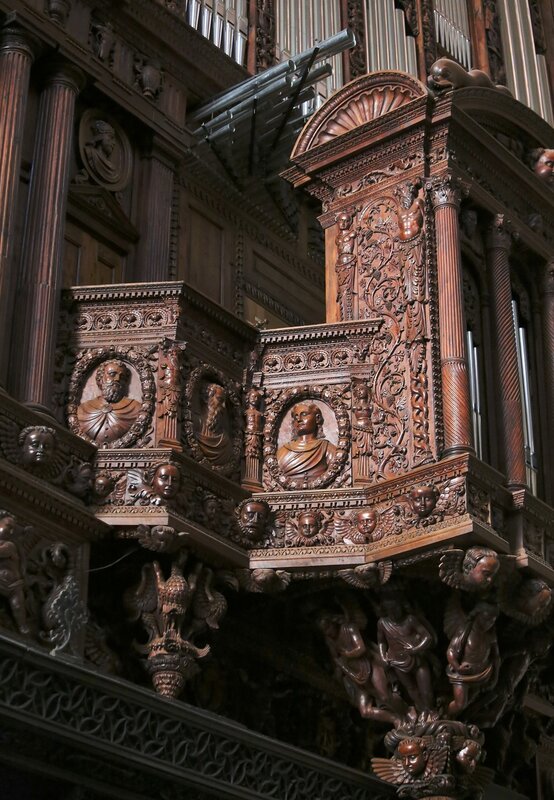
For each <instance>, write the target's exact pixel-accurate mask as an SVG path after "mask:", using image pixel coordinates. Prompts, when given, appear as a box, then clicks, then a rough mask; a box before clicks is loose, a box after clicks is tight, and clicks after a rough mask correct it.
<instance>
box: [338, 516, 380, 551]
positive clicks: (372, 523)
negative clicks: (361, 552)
mask: <svg viewBox="0 0 554 800" xmlns="http://www.w3.org/2000/svg"><path fill="white" fill-rule="evenodd" d="M378 520H379V515H378V514H377V511H375V509H374V508H361V509H359V510H358V511H354V512H353V513H352V515H351V518H350V523H351V524H350V526H349V528H348V531H347V532H346V533H345V534H344V535H343V542H344V543H345V544H370V543H371V542H373V541H375V537H374V536H373V534H374V532H375V529H376V527H377V522H378Z"/></svg>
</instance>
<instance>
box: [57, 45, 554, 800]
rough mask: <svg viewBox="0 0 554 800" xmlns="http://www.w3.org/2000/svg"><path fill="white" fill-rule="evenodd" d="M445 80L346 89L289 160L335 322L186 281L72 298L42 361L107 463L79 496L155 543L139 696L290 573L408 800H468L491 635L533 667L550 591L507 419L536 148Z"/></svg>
mask: <svg viewBox="0 0 554 800" xmlns="http://www.w3.org/2000/svg"><path fill="white" fill-rule="evenodd" d="M443 62H444V60H443ZM438 63H439V66H438V67H437V66H436V65H435V67H436V68H434V70H433V79H432V81H431V87H432V88H427V87H425V86H424V85H423V84H422V83H420V82H418V81H417V80H415V79H413V78H411V77H409V76H407V75H404V74H401V73H392V72H390V73H378V74H373V75H366V76H362V77H360V78H358V79H357V80H355V81H353V82H352V83H351V84H349V85H348V86H346V87H344V88H343V89H342V90H340V91H339V92H337V93H336V94H335V95H334V96H333V97H332V98H331V99H330V100H329V101H328V102H327V103H326V104H325V105H324V106H323V107H322V108H321V109H320V110H319V111H318V112H317V113H316V114H315V115H314V116H313V117H312V119H311V120H310V122H309V123H308V124H307V125H306V127H305V129H304V130H303V132H302V134H301V135H300V137H299V139H298V141H297V143H296V145H295V148H294V150H293V153H292V157H291V158H292V163H293V166H292V167H291V168H290V169H289V170H288V172H287V173H286V178H287V179H288V180H289V181H291V182H292V183H293V184H294V185H295V186H296V187H303V188H304V189H306V190H307V191H308V192H310V193H312V194H313V195H314V196H316V197H317V198H318V199H319V200H320V201H321V202H322V206H323V212H322V215H321V217H320V221H321V223H322V225H323V227H324V229H325V237H326V279H327V299H326V305H327V321H326V322H325V323H323V324H321V325H312V326H304V327H299V328H286V329H281V330H269V331H262V332H258V331H255V330H254V329H252V328H250V327H249V326H248V325H245V324H244V323H242V322H241V321H240V320H237V319H236V318H234V317H233V316H232V315H230V314H227V313H226V312H224V311H223V310H222V309H220V308H219V307H217V306H215V305H214V304H212V303H211V302H210V301H208V300H206V299H205V298H203V297H202V296H201V295H198V294H197V293H195V292H193V291H192V290H190V289H188V288H187V287H185V286H184V285H183V284H181V283H159V284H134V285H122V286H109V287H81V288H78V289H74V290H71V291H69V292H67V293H66V298H65V306H64V314H63V317H62V321H61V326H60V335H59V348H58V353H57V362H56V381H57V383H56V402H57V413H58V415H59V420H60V423H61V424H67V425H68V427H69V428H70V430H71V432H72V433H73V434H75V435H76V436H77V437H81V438H82V439H84V440H86V441H87V442H88V443H89V445H95V446H96V447H97V448H98V450H97V454H96V458H95V461H94V474H93V480H92V482H91V483H90V486H88V487H87V489H86V491H85V495H86V496H85V495H84V499H85V501H86V503H87V505H88V506H89V508H90V511H91V512H93V513H94V515H95V517H96V519H97V520H98V521H99V524H100V523H101V524H103V525H104V526H110V528H111V531H112V534H113V536H114V537H115V539H116V540H118V541H125V542H129V541H132V542H133V543H136V544H137V545H138V546H140V547H141V548H143V549H144V551H145V552H146V553H147V554H148V553H149V555H148V557H147V560H146V561H145V563H144V565H143V568H142V577H141V579H140V581H139V580H138V578H139V576H137V583H136V585H135V586H133V587H129V591H128V592H126V594H125V606H126V610H127V612H128V614H129V619H132V620H135V621H137V620H138V621H141V622H142V624H143V626H144V628H145V629H146V631H147V634H148V642H147V644H146V645H145V646H144V650H143V652H144V654H146V656H147V658H146V667H147V669H148V671H149V672H150V673H151V674H152V678H153V682H154V685H155V687H156V689H157V690H158V691H159V692H161V693H162V694H166V695H170V696H176V695H178V694H179V692H180V691H181V690H182V688H183V685H184V683H185V681H186V680H187V679H188V678H190V677H191V676H193V675H194V674H195V672H196V671H197V669H198V666H197V662H198V663H201V660H202V658H203V657H204V656H206V655H207V653H208V651H209V647H207V646H203V640H202V632H203V631H205V630H206V629H207V628H211V629H216V628H217V627H218V624H219V620H220V618H221V617H222V616H223V613H224V611H225V608H226V603H225V599H224V596H223V594H222V593H221V592H220V591H215V589H214V588H213V586H215V585H216V584H217V582H218V581H220V588H221V586H223V584H225V583H226V584H227V585H228V586H231V585H232V586H233V588H235V589H242V590H244V591H255V592H264V591H266V592H276V591H281V592H286V591H287V589H288V587H289V586H290V584H291V583H292V582H295V583H298V582H303V583H305V584H306V585H307V586H312V587H313V591H312V595H313V598H315V601H314V599H313V598H312V606H313V608H312V614H314V628H317V631H318V632H319V633H317V635H319V636H320V637H323V639H324V641H325V642H326V643H327V645H328V649H329V651H330V654H331V662H332V663H334V665H335V667H336V671H337V673H338V675H339V676H340V677H341V682H342V683H343V684H344V688H345V691H346V695H347V697H348V699H349V701H350V702H351V703H352V704H353V705H354V706H355V707H356V708H357V709H358V710H359V711H360V713H361V715H362V717H364V718H366V719H369V720H375V721H378V722H381V723H383V722H385V723H388V724H389V725H393V724H394V726H395V727H394V730H393V731H391V733H389V734H387V736H386V737H385V744H386V745H387V747H388V748H389V750H390V753H391V754H392V755H391V757H390V758H387V759H384V758H377V759H375V760H374V765H373V766H374V770H375V772H376V773H377V775H379V776H380V777H381V778H383V780H385V781H387V782H388V783H392V784H394V785H396V786H397V787H398V791H399V795H400V796H402V797H414V798H415V797H439V796H440V797H442V798H462V797H470V796H471V797H474V796H478V793H479V791H481V788H482V785H484V783H485V782H486V779H487V775H486V771H485V768H484V767H483V766H482V764H480V763H479V762H480V761H482V759H483V753H484V751H483V741H484V740H483V735H482V734H481V732H480V730H479V727H478V726H480V727H482V728H487V727H492V726H493V725H495V724H496V723H497V722H498V720H499V719H500V718H501V716H502V714H503V713H504V711H505V710H506V708H508V707H509V705H510V702H511V701H510V699H509V697H511V693H512V694H513V689H514V686H512V684H511V683H510V681H512V683H513V680H515V678H513V674H514V670H513V668H512V667H513V664H512V663H511V662H510V660H509V659H507V660H506V659H505V660H504V661H503V660H502V655H503V642H504V641H505V640H506V636H508V633H509V631H510V626H512V627H513V625H514V620H516V621H519V623H520V630H519V633H518V637H519V638H518V639H517V641H518V643H519V646H520V650H521V652H522V653H524V652H526V648H527V639H526V638H525V637H526V636H527V634H528V633H529V631H531V632H533V630H532V629H533V628H536V627H537V626H547V625H548V615H549V613H550V609H551V605H552V594H551V589H550V586H551V584H552V581H553V579H554V572H553V570H552V567H551V564H550V551H551V544H552V540H551V537H552V520H553V517H554V515H553V512H552V509H551V508H550V507H549V506H547V505H546V504H545V503H543V502H541V501H539V500H538V499H536V498H535V497H533V496H532V495H531V494H530V493H529V491H528V490H527V489H526V488H525V464H524V461H523V439H522V433H521V429H520V427H518V424H516V422H514V420H516V419H517V413H521V412H520V410H519V412H518V402H519V403H520V400H518V391H519V390H518V388H517V386H516V383H517V380H518V379H517V372H516V371H515V369H514V365H515V358H516V353H515V349H514V347H515V344H514V343H513V342H512V341H511V339H510V336H512V338H513V327H512V321H511V319H512V318H511V313H512V312H511V290H510V276H509V257H510V248H511V247H512V246H513V241H514V239H515V238H517V240H518V247H520V248H524V249H526V251H528V253H530V254H532V256H533V258H534V259H535V263H536V268H537V274H538V272H539V269H540V270H542V272H541V274H542V275H543V279H544V285H545V286H546V289H545V291H544V295H543V301H544V303H543V308H542V316H543V319H544V327H545V331H546V330H548V329H550V330H551V329H552V324H554V309H553V305H552V303H553V300H552V285H551V284H552V277H551V276H552V272H551V266H549V264H550V263H551V262H549V259H550V257H551V255H552V252H553V247H552V244H553V243H552V230H553V229H554V227H553V225H552V224H551V222H552V221H551V217H552V214H553V210H554V195H553V194H552V173H551V171H550V172H548V167H547V166H545V163H544V162H545V161H547V160H548V159H546V158H545V153H548V152H549V150H548V148H549V146H550V145H551V144H552V139H551V138H549V137H551V135H552V131H551V129H550V128H549V126H548V125H546V123H543V122H542V121H541V120H540V119H539V118H538V117H537V116H536V115H535V114H533V113H532V112H531V111H529V110H528V109H525V108H524V107H523V106H521V105H520V104H519V103H517V102H516V101H515V100H513V99H512V98H511V96H509V94H507V93H506V92H505V91H504V90H502V89H499V88H496V87H494V86H492V84H490V81H489V82H488V83H487V81H484V82H483V79H482V78H481V79H476V78H475V76H473V77H472V76H471V75H468V74H467V73H464V72H463V71H462V72H460V71H459V70H458V69H457V68H456V65H454V67H453V68H452V69H451V67H450V66H449V64H448V63H446V64H445V63H442V65H441V62H438ZM462 201H463V202H465V203H466V207H467V203H471V206H470V207H471V209H472V211H473V212H474V213H475V214H476V216H477V218H478V221H479V225H480V226H481V228H482V229H483V230H486V231H487V235H486V275H487V280H488V281H489V283H490V296H491V305H492V306H493V314H494V320H495V327H494V336H495V346H496V347H497V352H498V354H499V359H500V362H501V369H500V370H499V383H498V386H499V399H498V406H499V428H500V430H501V436H500V446H499V448H500V450H501V452H502V453H503V461H502V463H501V466H502V471H501V472H500V471H497V470H496V469H493V468H492V467H491V466H489V465H488V464H486V463H485V462H484V461H482V460H480V459H478V458H476V456H475V452H474V444H473V432H472V418H471V398H470V389H469V375H468V367H467V352H466V338H465V322H464V303H463V282H464V281H463V272H462V255H461V252H462V251H461V245H462V235H463V234H462V232H461V228H460V224H459V215H460V209H461V205H462ZM541 265H542V266H541ZM549 281H550V282H549ZM549 326H550V328H549ZM548 347H550V350H548ZM510 348H511V349H510ZM544 350H545V353H546V352H548V356H549V358H550V362H551V359H552V342H551V341H550V344H548V340H547V337H546V336H545V342H544ZM502 359H504V360H502ZM550 362H549V363H550ZM548 369H550V372H548V374H547V387H546V391H547V392H550V403H549V405H548V404H546V405H547V408H550V409H551V408H552V407H554V402H553V401H552V390H553V380H554V374H553V373H554V370H552V368H551V367H549V368H548ZM153 554H155V555H153ZM154 558H155V559H156V560H153V559H154ZM191 559H192V560H191ZM308 594H309V592H308ZM313 609H315V611H313ZM443 609H446V612H445V614H444V618H443V615H442V610H443ZM368 618H371V619H372V620H373V623H372V624H373V625H374V629H375V633H374V634H370V633H368V631H369V630H370V629H371V625H370V624H368ZM540 630H541V631H543V628H540ZM545 630H546V629H545ZM507 631H508V633H506V632H507ZM541 635H542V634H541ZM544 635H548V636H550V629H548V630H546V633H545V634H544ZM374 638H376V639H377V641H376V642H375V641H373V639H374ZM521 679H522V678H520V679H519V680H521ZM495 686H498V687H499V689H498V691H497V693H496V694H494V696H493V697H492V699H491V692H492V691H493V687H495ZM510 687H511V688H510ZM487 692H488V694H487ZM495 697H496V698H497V699H496V701H495V700H494V698H495ZM480 698H481V699H480ZM498 698H500V699H499V700H498ZM485 701H486V703H488V704H489V705H488V706H486V707H485V705H486V704H485ZM493 701H494V702H493ZM495 702H496V705H495ZM491 703H492V705H493V706H494V710H491V706H490V704H491ZM484 704H485V705H484ZM489 777H490V776H489ZM480 787H481V788H480Z"/></svg>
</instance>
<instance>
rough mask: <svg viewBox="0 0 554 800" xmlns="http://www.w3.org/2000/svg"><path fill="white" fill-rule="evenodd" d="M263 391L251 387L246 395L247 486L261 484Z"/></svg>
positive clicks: (245, 454)
mask: <svg viewBox="0 0 554 800" xmlns="http://www.w3.org/2000/svg"><path fill="white" fill-rule="evenodd" d="M261 401H262V393H261V392H260V391H259V390H258V389H254V388H252V389H250V390H249V392H248V393H247V395H246V408H245V411H244V423H245V425H244V483H245V485H247V486H252V487H254V488H259V487H260V486H261V466H262V461H261V459H262V442H263V430H264V415H263V413H262V412H261V411H260V405H261Z"/></svg>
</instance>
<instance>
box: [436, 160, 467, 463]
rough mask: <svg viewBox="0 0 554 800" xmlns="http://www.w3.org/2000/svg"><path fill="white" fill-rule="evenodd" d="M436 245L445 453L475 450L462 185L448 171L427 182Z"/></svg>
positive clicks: (444, 454)
mask: <svg viewBox="0 0 554 800" xmlns="http://www.w3.org/2000/svg"><path fill="white" fill-rule="evenodd" d="M427 188H428V190H429V191H430V196H431V202H432V204H433V213H434V217H435V236H436V244H437V279H438V280H437V283H438V299H439V335H440V360H441V377H442V410H443V424H444V450H443V456H446V455H452V454H454V453H463V452H466V453H467V452H471V453H472V452H473V434H472V427H471V400H470V394H469V376H468V368H467V353H466V335H465V323H464V295H463V282H462V256H461V251H460V232H459V225H458V213H459V211H460V203H461V199H462V193H461V186H460V183H459V181H458V180H457V179H456V178H453V177H452V176H450V175H447V176H445V177H441V178H434V179H432V180H431V181H429V183H428V187H427Z"/></svg>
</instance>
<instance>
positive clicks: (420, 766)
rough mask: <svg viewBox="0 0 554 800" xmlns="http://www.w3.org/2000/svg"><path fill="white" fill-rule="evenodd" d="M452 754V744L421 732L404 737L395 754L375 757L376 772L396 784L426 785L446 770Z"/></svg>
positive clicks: (383, 778) (374, 766)
mask: <svg viewBox="0 0 554 800" xmlns="http://www.w3.org/2000/svg"><path fill="white" fill-rule="evenodd" d="M448 754H449V748H448V747H447V746H446V745H443V746H437V745H436V744H435V743H434V740H433V737H431V736H425V737H419V736H418V737H413V738H406V739H402V740H401V741H400V742H399V743H398V746H397V748H396V752H395V753H394V755H393V757H392V758H372V759H371V766H372V769H373V771H374V772H375V774H376V775H377V776H378V777H379V778H381V780H383V781H386V782H387V783H392V784H394V785H396V786H403V785H406V784H419V785H421V786H422V787H423V786H424V785H425V784H428V783H429V782H430V781H431V780H432V779H433V778H434V777H436V776H437V775H441V774H442V773H443V772H444V770H445V767H446V764H447V760H448ZM418 796H419V795H418Z"/></svg>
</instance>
